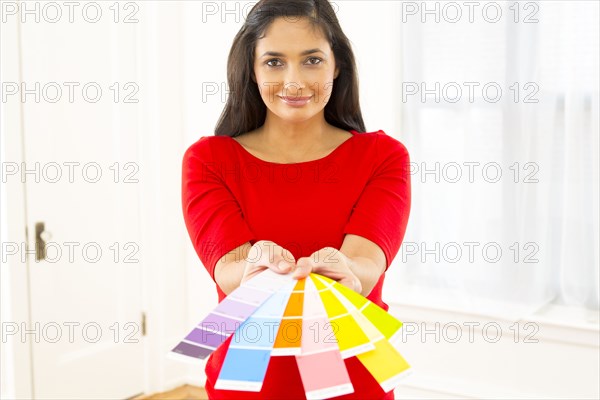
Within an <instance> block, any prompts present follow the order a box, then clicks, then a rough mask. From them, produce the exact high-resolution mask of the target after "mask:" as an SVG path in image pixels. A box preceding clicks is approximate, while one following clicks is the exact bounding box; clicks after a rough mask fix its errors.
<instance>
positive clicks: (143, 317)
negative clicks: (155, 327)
mask: <svg viewBox="0 0 600 400" xmlns="http://www.w3.org/2000/svg"><path fill="white" fill-rule="evenodd" d="M142 336H146V313H145V312H143V313H142Z"/></svg>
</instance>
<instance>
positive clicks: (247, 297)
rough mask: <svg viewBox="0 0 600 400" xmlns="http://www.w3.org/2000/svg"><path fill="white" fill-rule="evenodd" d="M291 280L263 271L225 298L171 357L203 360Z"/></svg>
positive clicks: (179, 345) (174, 350)
mask: <svg viewBox="0 0 600 400" xmlns="http://www.w3.org/2000/svg"><path fill="white" fill-rule="evenodd" d="M290 280H291V277H290V276H286V275H281V274H278V273H276V272H273V271H271V270H268V269H266V270H264V271H263V272H261V273H260V274H258V275H256V276H255V277H254V278H252V279H250V280H248V281H246V282H244V283H243V284H242V285H241V286H239V287H238V288H237V289H235V290H234V291H233V292H231V293H230V294H229V296H227V297H226V298H225V299H223V301H222V302H220V303H219V305H217V307H216V308H215V309H214V310H213V311H212V312H211V313H210V314H208V316H206V318H204V319H203V320H202V321H201V322H200V323H199V324H198V325H197V326H196V327H195V328H194V329H192V331H191V332H190V333H189V334H188V335H187V336H186V337H185V338H184V339H183V340H182V341H181V342H180V343H179V344H178V345H177V346H175V348H174V349H173V350H171V352H172V353H174V354H181V355H183V356H187V357H192V358H200V359H204V358H206V357H208V356H209V355H210V354H211V353H212V352H213V351H215V350H216V349H217V347H219V346H220V345H221V344H222V343H223V342H224V341H225V340H227V339H228V338H229V336H231V335H232V334H233V333H234V332H235V331H236V330H237V328H238V327H239V326H240V325H241V324H242V323H243V322H244V321H245V320H246V319H248V318H249V317H250V316H251V315H252V314H253V313H254V311H256V310H257V309H258V308H259V307H260V306H261V305H262V304H263V303H264V302H265V301H266V300H267V299H268V298H269V297H271V296H272V295H273V294H274V293H275V292H277V291H278V290H279V289H280V288H281V287H283V286H284V285H286V284H287V285H289V284H290Z"/></svg>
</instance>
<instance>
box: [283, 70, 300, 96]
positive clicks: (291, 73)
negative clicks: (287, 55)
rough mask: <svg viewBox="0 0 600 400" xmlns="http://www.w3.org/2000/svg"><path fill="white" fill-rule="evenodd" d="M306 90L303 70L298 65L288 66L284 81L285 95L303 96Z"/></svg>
mask: <svg viewBox="0 0 600 400" xmlns="http://www.w3.org/2000/svg"><path fill="white" fill-rule="evenodd" d="M305 92H306V83H305V82H304V79H303V76H302V72H301V71H300V69H299V68H297V67H290V68H288V70H287V72H286V74H285V79H284V81H283V94H284V96H303V95H305Z"/></svg>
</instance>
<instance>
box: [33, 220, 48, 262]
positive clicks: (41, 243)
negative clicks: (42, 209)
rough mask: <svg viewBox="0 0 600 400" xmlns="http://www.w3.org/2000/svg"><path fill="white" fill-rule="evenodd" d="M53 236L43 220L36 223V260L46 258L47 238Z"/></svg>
mask: <svg viewBox="0 0 600 400" xmlns="http://www.w3.org/2000/svg"><path fill="white" fill-rule="evenodd" d="M50 237H51V235H50V232H46V228H45V225H44V223H43V222H36V223H35V261H40V260H44V259H46V240H49V239H50Z"/></svg>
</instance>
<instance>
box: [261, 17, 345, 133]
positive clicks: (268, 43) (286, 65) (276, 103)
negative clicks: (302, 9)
mask: <svg viewBox="0 0 600 400" xmlns="http://www.w3.org/2000/svg"><path fill="white" fill-rule="evenodd" d="M254 74H255V78H256V83H257V85H258V88H259V91H260V94H261V97H262V99H263V101H264V102H265V104H266V106H267V108H268V110H270V111H271V112H272V113H273V114H275V115H277V116H278V117H280V118H281V119H283V120H286V121H289V122H301V121H305V120H308V119H310V118H312V117H314V116H315V115H317V114H318V113H320V112H322V111H323V109H324V108H325V105H326V104H327V102H328V101H329V97H330V96H331V92H332V89H333V80H334V79H335V78H336V77H337V74H338V69H337V67H336V65H335V60H334V56H333V52H332V51H331V47H330V46H329V42H328V41H327V39H326V38H325V37H324V36H323V35H322V33H321V32H320V30H318V29H317V30H315V31H313V29H312V28H311V26H310V23H309V21H308V20H307V19H305V18H294V19H291V18H283V17H280V18H276V19H275V20H274V21H273V22H272V23H271V25H270V26H269V27H268V29H267V30H266V32H265V36H264V37H263V38H262V39H259V40H258V41H257V43H256V49H255V58H254Z"/></svg>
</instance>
